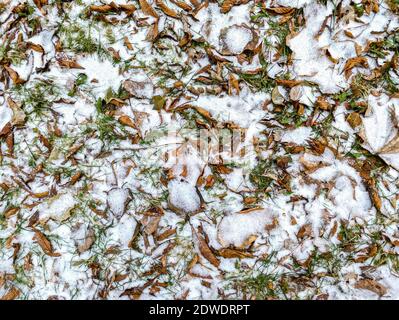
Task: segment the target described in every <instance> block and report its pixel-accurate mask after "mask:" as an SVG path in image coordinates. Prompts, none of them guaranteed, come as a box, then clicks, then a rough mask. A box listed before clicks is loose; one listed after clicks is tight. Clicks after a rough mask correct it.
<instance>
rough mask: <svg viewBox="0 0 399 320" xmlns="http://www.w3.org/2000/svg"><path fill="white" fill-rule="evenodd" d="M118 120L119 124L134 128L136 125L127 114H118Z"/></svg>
mask: <svg viewBox="0 0 399 320" xmlns="http://www.w3.org/2000/svg"><path fill="white" fill-rule="evenodd" d="M118 121H119V123H120V124H123V125H124V126H127V127H130V128H133V129H136V125H135V124H134V122H133V121H132V119H131V118H130V117H129V116H127V115H123V116H120V117H119V119H118Z"/></svg>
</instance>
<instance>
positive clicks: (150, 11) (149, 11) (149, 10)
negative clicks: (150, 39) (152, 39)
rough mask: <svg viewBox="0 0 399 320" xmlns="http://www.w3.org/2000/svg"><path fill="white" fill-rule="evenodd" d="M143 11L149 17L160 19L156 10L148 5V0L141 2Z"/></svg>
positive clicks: (140, 0) (141, 0)
mask: <svg viewBox="0 0 399 320" xmlns="http://www.w3.org/2000/svg"><path fill="white" fill-rule="evenodd" d="M139 3H140V8H141V11H143V13H144V14H145V15H147V16H153V17H154V18H156V19H158V17H159V16H158V14H157V12H156V11H155V9H154V8H153V7H152V6H151V5H150V4H149V3H148V1H147V0H139Z"/></svg>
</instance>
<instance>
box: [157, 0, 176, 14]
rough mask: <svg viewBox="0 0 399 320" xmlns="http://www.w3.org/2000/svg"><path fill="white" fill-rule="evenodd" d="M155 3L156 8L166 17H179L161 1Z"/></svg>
mask: <svg viewBox="0 0 399 320" xmlns="http://www.w3.org/2000/svg"><path fill="white" fill-rule="evenodd" d="M155 3H156V4H157V6H158V8H159V9H161V10H162V12H163V13H165V14H166V15H168V16H170V17H172V18H178V17H179V15H178V14H177V12H176V11H175V10H173V9H171V8H169V7H168V6H167V5H166V4H165V3H164V2H163V1H162V0H155Z"/></svg>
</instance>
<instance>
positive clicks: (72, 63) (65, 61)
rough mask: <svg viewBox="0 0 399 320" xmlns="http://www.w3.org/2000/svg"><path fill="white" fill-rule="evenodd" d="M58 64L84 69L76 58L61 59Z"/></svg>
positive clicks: (64, 66)
mask: <svg viewBox="0 0 399 320" xmlns="http://www.w3.org/2000/svg"><path fill="white" fill-rule="evenodd" d="M58 64H59V65H60V66H61V67H63V68H68V69H84V68H83V67H82V66H81V65H80V64H79V63H77V62H76V61H75V60H69V59H59V60H58Z"/></svg>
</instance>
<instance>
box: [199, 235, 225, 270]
mask: <svg viewBox="0 0 399 320" xmlns="http://www.w3.org/2000/svg"><path fill="white" fill-rule="evenodd" d="M193 233H195V234H196V236H197V239H198V246H199V250H200V252H201V254H202V256H203V257H204V258H205V259H206V260H208V261H209V262H210V263H211V264H212V265H214V266H215V267H219V265H220V261H219V259H218V258H216V256H215V254H214V253H213V252H212V250H211V249H210V248H209V246H208V243H207V242H206V241H205V239H204V237H203V235H202V234H201V232H200V231H199V230H198V232H196V231H195V230H194V229H193Z"/></svg>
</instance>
